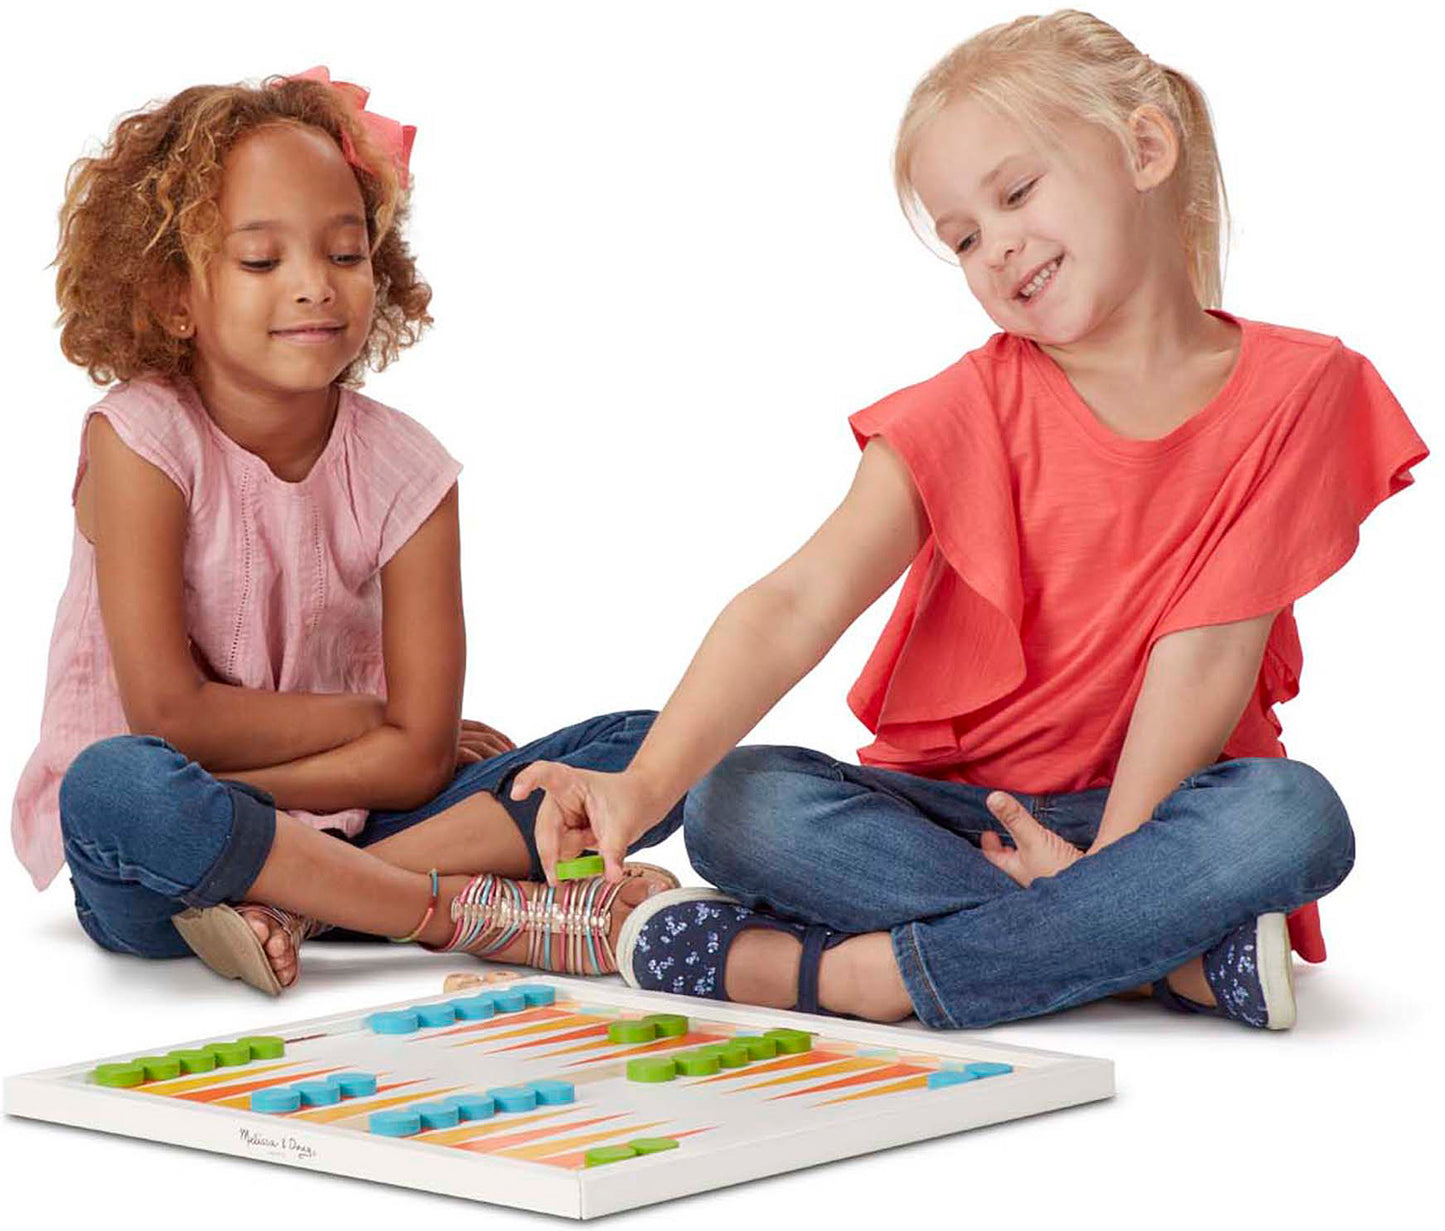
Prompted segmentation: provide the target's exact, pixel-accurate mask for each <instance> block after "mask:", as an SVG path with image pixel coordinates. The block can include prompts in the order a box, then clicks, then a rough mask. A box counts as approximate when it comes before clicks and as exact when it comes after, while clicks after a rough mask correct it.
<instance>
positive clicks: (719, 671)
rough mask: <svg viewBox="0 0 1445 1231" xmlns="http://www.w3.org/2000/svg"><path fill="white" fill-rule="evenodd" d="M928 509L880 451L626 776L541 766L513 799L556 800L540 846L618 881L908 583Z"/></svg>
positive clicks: (543, 821) (725, 639)
mask: <svg viewBox="0 0 1445 1231" xmlns="http://www.w3.org/2000/svg"><path fill="white" fill-rule="evenodd" d="M928 533H929V525H928V519H927V514H926V512H925V510H924V507H923V502H922V500H921V498H920V497H919V495H918V493H917V490H916V489H915V487H914V485H913V479H912V477H911V476H910V474H909V472H908V468H907V466H906V465H905V464H904V462H903V460H902V458H900V457H899V456H898V454H897V453H896V452H895V451H894V450H893V448H892V447H891V446H890V445H888V444H887V442H886V441H884V440H883V439H881V438H875V439H873V440H870V441H869V442H868V444H867V446H866V448H865V449H864V451H863V457H862V460H861V461H860V463H859V466H858V470H857V473H856V475H855V476H854V479H853V484H852V487H851V488H850V489H849V491H848V494H847V496H846V497H845V498H844V500H843V502H842V504H840V505H839V506H838V508H837V509H836V510H835V511H834V512H833V513H832V515H831V516H830V517H829V518H828V519H827V521H825V522H824V523H823V524H822V526H821V527H819V529H818V530H817V532H816V533H814V535H813V536H812V538H810V539H809V540H808V541H807V543H805V544H804V545H803V546H802V547H801V548H800V549H799V550H798V551H797V552H796V553H795V554H794V555H793V556H791V557H790V558H789V559H788V560H786V561H784V562H783V564H781V565H780V566H779V567H778V568H776V569H775V570H774V571H773V572H771V573H769V574H768V575H767V576H766V577H764V578H762V579H761V580H760V581H757V582H755V583H753V585H751V586H749V587H748V588H747V589H746V590H744V591H743V592H742V593H741V594H739V595H738V596H737V597H736V598H734V599H733V600H732V601H731V602H730V603H728V605H727V606H726V607H725V608H724V609H723V611H722V613H721V614H720V615H719V616H718V617H717V619H716V620H715V621H714V623H713V625H712V628H711V629H710V630H709V631H708V634H707V636H706V637H705V638H704V639H703V642H702V645H701V646H700V647H699V649H698V651H697V653H696V655H695V656H694V657H693V660H692V663H691V664H690V665H689V667H688V669H687V671H686V673H685V674H684V675H683V678H682V681H681V682H680V683H679V684H678V686H677V688H676V689H675V690H674V692H673V694H672V696H671V698H669V700H668V702H667V704H666V705H665V706H664V707H663V709H662V712H661V713H660V714H659V715H658V717H657V719H656V720H655V721H654V723H653V725H652V729H651V730H650V731H649V732H648V734H647V738H646V739H645V740H644V741H643V743H642V746H641V747H640V748H639V749H638V751H637V754H636V756H635V757H634V758H633V760H632V764H631V765H630V766H629V767H628V769H627V770H625V771H624V772H623V773H621V774H595V773H589V772H588V771H583V770H573V769H572V768H571V767H569V766H561V765H549V764H548V763H546V762H540V761H539V762H535V763H534V764H532V765H530V766H528V767H527V768H526V769H525V770H523V771H522V772H521V773H520V774H518V775H517V778H516V780H515V782H514V784H513V788H512V795H513V798H524V797H525V796H526V795H528V794H529V793H530V792H531V791H533V790H535V789H536V788H537V787H542V788H544V789H545V790H546V791H547V792H548V798H547V801H546V803H545V804H544V807H543V810H542V811H541V812H540V813H539V815H538V829H537V846H538V852H539V853H540V855H541V856H542V864H543V866H544V868H546V869H547V873H548V877H549V879H550V877H551V874H552V872H551V869H552V866H553V864H554V862H555V861H556V859H558V858H566V857H568V856H570V855H572V854H575V853H576V852H577V851H578V850H581V849H585V847H587V846H595V847H597V849H598V850H600V851H601V853H602V855H603V858H604V859H605V860H606V861H607V868H608V875H609V877H611V878H613V879H615V878H616V877H618V876H620V875H621V874H622V873H621V860H622V854H623V852H624V851H625V850H626V847H627V845H628V843H629V842H630V841H631V840H632V839H633V838H634V837H635V836H637V834H639V833H641V832H643V831H644V830H646V829H647V828H648V827H649V826H650V825H651V824H652V823H653V822H654V821H656V820H657V819H658V818H659V817H661V816H662V815H664V814H665V813H666V812H667V811H668V809H669V808H670V807H671V806H672V805H673V804H674V803H676V801H677V800H678V799H680V798H681V797H682V796H683V794H684V793H686V791H687V789H688V788H689V787H690V786H691V785H692V784H693V783H694V782H696V781H697V779H699V778H701V777H702V776H703V775H704V774H706V773H707V772H708V771H709V770H710V769H711V768H712V767H713V766H714V765H716V764H717V762H718V761H720V760H721V759H722V758H723V756H724V755H725V754H726V753H727V752H728V750H729V749H731V748H732V747H733V746H734V745H735V744H736V743H737V742H738V741H739V740H740V739H742V738H743V736H744V735H746V734H747V733H748V732H749V731H750V730H752V728H753V727H754V726H756V725H757V723H758V721H759V720H760V719H761V718H762V717H763V715H764V714H766V713H767V712H768V711H769V710H770V709H772V707H773V706H774V705H775V704H777V702H778V700H779V699H780V698H781V697H782V696H783V695H784V694H785V693H787V691H788V690H789V689H790V688H792V687H793V685H794V684H796V683H797V682H798V681H799V680H800V679H802V677H803V676H805V675H806V674H807V673H808V672H809V671H811V670H812V669H813V667H814V666H816V665H817V663H818V662H819V661H820V660H821V659H822V658H823V656H824V655H825V654H826V653H827V652H828V650H829V649H830V648H831V647H832V646H833V644H834V642H836V641H837V640H838V638H839V637H840V636H842V634H843V632H844V630H845V629H847V627H848V626H849V625H850V624H852V622H853V621H854V620H856V619H857V618H858V616H859V615H860V614H861V613H862V612H863V611H864V610H866V609H867V608H868V607H869V606H870V605H871V604H872V603H873V602H874V601H875V600H876V599H877V598H878V597H879V596H880V595H881V594H882V593H883V592H884V591H885V590H887V589H888V587H889V586H891V585H892V584H893V583H894V582H895V581H896V580H897V579H898V578H899V577H900V576H901V575H902V573H903V571H904V569H906V568H907V567H908V565H909V563H910V562H911V561H912V560H913V559H914V557H915V556H916V555H917V554H918V550H919V548H920V547H921V546H922V544H923V542H924V541H925V540H926V539H927V537H928Z"/></svg>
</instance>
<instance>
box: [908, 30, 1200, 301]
mask: <svg viewBox="0 0 1445 1231" xmlns="http://www.w3.org/2000/svg"><path fill="white" fill-rule="evenodd" d="M963 98H970V99H976V100H977V101H978V102H980V103H981V104H982V105H983V106H985V107H987V108H988V109H989V110H990V111H991V112H992V113H993V114H995V115H997V116H1000V117H1002V118H1004V119H1008V120H1012V121H1013V122H1015V123H1017V124H1018V125H1019V126H1020V127H1021V128H1023V129H1024V130H1025V132H1027V133H1028V134H1029V136H1030V137H1032V138H1033V139H1034V141H1035V142H1037V143H1038V145H1039V146H1041V147H1042V148H1045V149H1051V150H1057V149H1059V147H1060V144H1061V140H1062V139H1061V137H1060V136H1059V129H1058V121H1059V120H1061V119H1065V118H1068V119H1075V120H1082V121H1084V122H1086V123H1090V124H1096V125H1099V126H1100V127H1102V128H1104V129H1106V130H1107V131H1109V132H1111V133H1112V134H1113V135H1114V136H1115V137H1116V138H1117V139H1118V141H1119V143H1120V145H1121V147H1122V148H1123V150H1124V153H1125V155H1126V157H1127V158H1128V159H1129V163H1128V165H1130V166H1132V165H1134V163H1135V160H1136V159H1137V155H1138V150H1137V148H1136V143H1135V139H1134V134H1133V133H1132V131H1131V130H1130V128H1129V125H1128V119H1129V117H1130V115H1132V114H1133V112H1134V110H1135V108H1137V107H1139V106H1141V105H1143V104H1145V103H1153V104H1154V105H1155V106H1157V107H1158V108H1159V109H1160V110H1161V111H1162V112H1163V113H1164V115H1165V116H1166V117H1168V119H1169V122H1170V123H1171V124H1173V126H1174V130H1175V134H1176V135H1177V136H1178V137H1179V140H1180V160H1179V163H1178V165H1177V166H1176V167H1175V170H1174V174H1173V175H1172V176H1171V177H1170V179H1171V191H1172V193H1173V197H1172V199H1173V200H1174V201H1175V202H1176V204H1177V206H1178V210H1179V241H1180V243H1181V245H1182V246H1183V248H1184V251H1185V254H1186V256H1187V259H1188V268H1189V280H1190V284H1191V286H1192V287H1193V290H1194V295H1195V298H1196V299H1198V301H1199V305H1200V307H1202V308H1217V307H1219V306H1220V298H1221V293H1222V290H1223V285H1224V276H1223V274H1222V272H1221V269H1220V244H1221V237H1222V236H1223V237H1226V238H1227V234H1228V231H1227V219H1228V217H1229V201H1228V196H1227V194H1226V193H1225V189H1224V175H1223V172H1222V171H1221V169H1220V165H1219V154H1218V150H1217V149H1216V147H1215V141H1214V125H1213V122H1212V121H1211V119H1210V115H1209V104H1208V102H1207V101H1206V99H1205V97H1204V92H1203V91H1202V90H1201V89H1200V88H1199V86H1198V85H1197V84H1195V82H1194V81H1193V80H1192V79H1191V78H1189V77H1187V76H1185V75H1184V74H1183V73H1181V72H1179V71H1178V70H1177V69H1173V68H1167V67H1165V66H1164V65H1161V64H1156V63H1155V62H1154V61H1153V60H1151V59H1150V58H1149V57H1148V56H1146V55H1145V54H1144V53H1143V52H1141V51H1140V50H1139V49H1138V48H1137V47H1136V46H1134V44H1133V43H1131V42H1130V41H1129V40H1128V39H1127V38H1125V37H1124V36H1123V35H1122V34H1120V33H1119V31H1118V30H1116V29H1114V27H1113V26H1111V25H1109V24H1108V22H1105V21H1102V20H1100V19H1099V18H1097V17H1095V16H1094V15H1093V14H1092V13H1084V12H1081V11H1079V10H1078V9H1059V10H1057V11H1056V12H1053V13H1050V14H1049V15H1048V16H1046V17H1040V16H1037V15H1032V14H1031V15H1029V16H1025V17H1018V18H1015V19H1014V20H1013V21H1010V22H1005V23H1002V24H1000V25H996V26H990V27H989V28H988V29H986V30H983V31H980V32H979V33H978V34H976V35H974V36H973V37H972V38H971V39H969V40H968V41H967V42H965V43H960V44H959V45H958V46H957V47H955V48H954V49H953V50H952V51H950V52H949V53H948V54H947V55H946V56H944V57H943V59H941V60H940V61H939V62H938V63H937V64H935V65H934V66H933V67H932V68H931V69H929V70H928V72H927V73H926V74H924V76H923V78H922V80H920V81H919V83H918V85H917V86H916V87H915V89H914V91H913V94H912V96H911V97H910V98H909V100H908V106H907V107H906V108H905V109H904V113H903V119H902V121H901V122H900V123H899V126H898V138H897V142H896V144H895V146H894V153H893V182H894V187H895V188H896V190H897V192H898V200H899V203H900V204H901V205H902V206H903V212H904V214H905V216H906V217H907V218H908V220H909V223H910V224H911V225H912V226H913V227H914V230H915V231H919V221H920V219H921V218H922V217H923V213H922V203H921V202H920V201H919V199H918V194H917V192H916V190H915V189H914V187H913V183H912V174H911V163H912V159H913V154H914V150H915V148H916V146H917V143H918V138H919V135H920V134H921V133H922V131H923V129H924V127H925V126H926V125H927V124H928V122H929V121H930V120H931V119H932V118H933V117H934V116H936V115H937V114H938V113H939V112H940V111H942V110H943V109H944V108H945V107H947V106H948V105H949V104H950V103H953V102H954V101H956V100H958V99H963ZM949 255H950V257H951V256H952V254H951V253H950V254H949Z"/></svg>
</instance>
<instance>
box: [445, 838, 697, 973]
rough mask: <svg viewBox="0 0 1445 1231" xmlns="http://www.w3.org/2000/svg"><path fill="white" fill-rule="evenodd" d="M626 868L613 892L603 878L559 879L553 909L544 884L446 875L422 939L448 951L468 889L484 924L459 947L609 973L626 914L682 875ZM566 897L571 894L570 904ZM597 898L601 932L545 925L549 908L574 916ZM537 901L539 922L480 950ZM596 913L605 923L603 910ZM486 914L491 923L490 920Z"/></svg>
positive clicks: (494, 957) (489, 956)
mask: <svg viewBox="0 0 1445 1231" xmlns="http://www.w3.org/2000/svg"><path fill="white" fill-rule="evenodd" d="M624 868H625V872H626V875H625V876H624V879H623V880H622V882H621V884H620V885H618V886H617V887H616V889H615V891H613V892H610V893H609V892H608V887H607V886H606V884H605V882H602V881H601V880H600V879H598V880H596V881H591V882H583V881H563V882H561V883H560V884H559V885H558V886H557V889H556V891H555V893H554V894H553V898H552V909H551V911H550V912H549V910H548V905H547V902H546V896H547V885H546V883H545V882H539V881H514V880H509V879H507V878H504V877H492V878H491V883H490V884H486V883H485V882H484V878H483V877H472V878H468V877H461V876H456V877H445V878H443V892H442V900H443V901H444V902H446V903H447V908H446V909H440V908H439V909H438V910H437V917H436V918H435V919H433V920H432V922H431V924H430V925H429V927H428V929H427V932H426V933H425V934H424V935H423V936H422V937H420V938H419V939H421V941H422V943H423V944H425V945H427V946H428V947H429V948H433V949H441V950H444V951H447V950H445V947H446V946H448V945H450V944H451V942H452V939H453V937H454V936H455V935H456V933H457V921H456V920H455V919H453V918H452V910H451V906H452V903H453V901H454V900H455V899H456V898H457V895H458V894H461V893H463V891H464V890H465V891H467V892H466V894H465V896H464V897H463V899H462V900H463V901H465V902H468V903H470V904H471V905H469V906H468V907H467V908H466V909H470V910H472V911H473V912H474V916H475V918H476V919H477V920H478V921H479V925H480V927H479V928H473V939H472V940H470V941H468V939H467V938H466V937H465V936H462V937H459V938H458V939H459V940H460V942H461V943H460V944H459V946H458V948H459V949H463V950H466V951H469V952H477V954H478V956H481V957H484V958H485V959H486V960H487V961H489V962H508V963H515V964H518V965H526V966H535V967H537V968H539V969H543V970H552V971H557V972H559V973H564V974H610V973H612V972H613V971H614V970H615V969H616V961H615V960H614V955H615V954H616V953H617V944H618V938H619V936H620V934H621V932H622V926H623V924H624V923H626V922H627V917H628V916H629V915H630V914H631V913H632V912H633V910H634V909H635V908H636V907H637V906H638V905H639V904H640V903H641V902H644V901H646V900H647V899H648V898H649V897H651V896H652V895H653V894H656V893H661V892H663V891H664V890H668V889H675V888H676V887H677V878H676V877H674V876H673V875H672V873H670V872H668V871H666V870H665V869H663V868H654V867H652V866H650V865H647V864H630V865H624ZM448 882H450V883H448ZM608 897H610V901H608V900H607V898H608ZM568 898H571V902H570V903H569V902H568V900H567V899H568ZM597 903H605V909H606V912H607V914H606V931H605V932H602V931H601V927H600V923H599V926H598V928H597V929H596V931H594V932H592V933H591V934H590V935H584V936H577V935H573V936H567V935H565V934H563V932H562V931H561V929H560V928H559V927H557V926H555V921H554V926H553V927H552V928H551V929H550V930H549V929H548V928H547V927H546V926H545V924H546V919H547V916H548V914H549V913H551V914H557V913H558V912H559V910H560V915H562V916H568V917H572V916H575V914H576V913H577V912H578V911H588V910H589V909H591V908H592V907H593V905H594V904H597ZM534 907H535V908H536V916H535V919H536V924H537V925H536V926H534V927H533V928H532V929H531V930H525V929H522V928H520V927H518V931H517V935H516V936H515V938H513V939H512V940H511V941H510V942H509V943H508V944H507V945H506V946H504V947H503V948H501V949H499V950H497V951H495V952H491V953H486V952H479V951H482V950H485V949H486V948H487V947H488V944H489V943H490V941H491V940H492V939H493V938H494V937H495V936H497V935H498V934H499V933H498V929H504V928H508V927H510V926H517V925H518V924H519V923H520V922H521V921H522V920H523V918H524V917H525V916H528V915H530V913H531V911H532V909H533V908H534ZM594 917H595V918H598V919H599V921H600V918H601V912H600V910H598V911H597V912H596V915H595V916H594ZM488 919H490V920H491V922H490V923H487V922H486V920H488ZM599 933H600V934H599ZM604 938H605V939H604Z"/></svg>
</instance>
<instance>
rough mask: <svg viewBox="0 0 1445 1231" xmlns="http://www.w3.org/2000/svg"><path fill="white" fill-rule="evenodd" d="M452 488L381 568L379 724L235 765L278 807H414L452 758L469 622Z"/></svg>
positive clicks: (441, 779) (452, 764) (440, 780)
mask: <svg viewBox="0 0 1445 1231" xmlns="http://www.w3.org/2000/svg"><path fill="white" fill-rule="evenodd" d="M460 558H461V544H460V531H459V528H458V514H457V489H456V487H455V485H453V487H452V489H451V490H450V491H449V492H448V493H447V495H446V496H445V497H444V498H443V500H442V502H441V503H440V504H439V505H437V507H436V509H435V510H434V511H433V513H432V515H431V516H430V517H429V518H427V520H426V521H425V522H423V523H422V525H421V526H420V527H419V528H418V529H417V530H416V532H415V533H414V534H413V535H412V536H411V538H409V539H408V540H407V541H406V543H405V545H404V546H403V547H402V548H401V549H400V550H399V551H397V553H396V554H395V555H394V556H393V557H392V558H391V559H390V560H389V561H387V563H386V565H385V566H384V567H383V568H382V570H381V595H382V611H383V615H382V647H383V653H384V655H385V659H386V691H387V700H386V712H385V716H384V721H383V722H382V723H381V725H380V726H378V727H376V728H375V729H373V730H371V731H368V732H367V733H366V734H364V735H362V736H361V737H360V738H359V739H354V740H352V741H351V742H349V743H346V744H343V745H342V746H340V747H338V748H333V749H331V750H330V751H327V752H321V753H317V754H316V755H314V756H308V757H303V758H301V759H300V760H295V761H291V762H289V763H288V764H284V765H273V766H269V767H267V768H264V769H255V770H248V771H246V772H244V773H239V774H231V775H229V776H230V777H232V778H235V779H237V780H239V781H242V782H249V783H251V784H252V785H254V786H259V787H261V788H262V789H263V790H265V791H269V792H270V793H271V795H272V797H273V798H274V799H275V800H276V804H277V806H278V807H281V808H305V809H308V810H310V811H313V812H337V811H340V810H342V809H344V808H385V809H396V810H401V809H407V808H416V807H420V806H421V805H422V804H423V803H425V802H426V801H427V800H429V799H431V798H432V796H434V795H435V794H436V793H437V792H438V791H439V790H441V788H442V787H443V786H445V785H446V783H447V782H448V781H450V779H451V776H452V774H453V772H454V770H455V768H456V763H457V755H458V754H457V732H458V728H459V726H460V720H461V708H462V682H463V679H464V677H465V675H466V630H465V625H464V622H463V618H462V581H461V562H460Z"/></svg>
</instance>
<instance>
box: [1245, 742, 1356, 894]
mask: <svg viewBox="0 0 1445 1231" xmlns="http://www.w3.org/2000/svg"><path fill="white" fill-rule="evenodd" d="M1249 783H1250V788H1251V790H1252V792H1253V793H1254V797H1255V799H1256V800H1257V801H1258V802H1259V803H1260V804H1261V805H1263V821H1264V824H1265V825H1266V826H1267V829H1266V830H1265V832H1264V834H1263V835H1261V834H1260V832H1259V830H1258V829H1257V828H1255V829H1254V831H1253V833H1252V834H1251V837H1252V839H1253V840H1254V841H1255V842H1258V841H1259V839H1260V837H1261V836H1263V837H1264V838H1265V839H1266V843H1265V845H1266V848H1267V849H1268V850H1269V851H1270V852H1271V853H1272V854H1273V855H1274V857H1275V859H1276V860H1277V862H1278V864H1279V865H1280V866H1281V867H1282V868H1286V869H1288V870H1289V871H1291V872H1292V873H1294V874H1295V875H1300V874H1303V876H1304V878H1305V885H1304V886H1303V887H1304V889H1305V890H1306V891H1307V892H1309V893H1310V894H1311V895H1319V894H1324V893H1328V892H1329V891H1330V890H1331V889H1333V888H1334V887H1335V886H1336V885H1338V884H1339V883H1340V881H1342V880H1344V878H1345V875H1346V873H1348V872H1349V870H1350V868H1351V867H1352V866H1353V864H1354V859H1355V833H1354V829H1353V827H1352V826H1351V825H1350V817H1349V813H1348V812H1347V811H1346V809H1345V805H1344V801H1343V800H1341V799H1340V796H1339V792H1337V791H1336V790H1335V788H1334V786H1333V785H1331V783H1330V781H1329V779H1328V778H1326V777H1325V776H1324V774H1322V773H1320V771H1319V770H1317V769H1315V768H1314V766H1312V765H1308V764H1306V763H1305V762H1303V761H1296V760H1294V759H1292V758H1289V757H1261V758H1257V759H1255V760H1253V761H1252V762H1251V769H1250V773H1249ZM1249 813H1250V814H1252V819H1253V821H1254V822H1255V825H1256V826H1257V825H1258V823H1259V822H1260V820H1261V813H1260V812H1259V811H1256V810H1255V809H1254V808H1251V809H1249Z"/></svg>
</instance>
